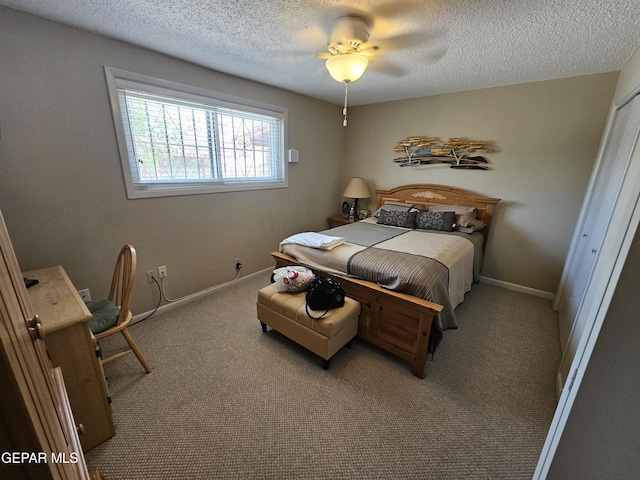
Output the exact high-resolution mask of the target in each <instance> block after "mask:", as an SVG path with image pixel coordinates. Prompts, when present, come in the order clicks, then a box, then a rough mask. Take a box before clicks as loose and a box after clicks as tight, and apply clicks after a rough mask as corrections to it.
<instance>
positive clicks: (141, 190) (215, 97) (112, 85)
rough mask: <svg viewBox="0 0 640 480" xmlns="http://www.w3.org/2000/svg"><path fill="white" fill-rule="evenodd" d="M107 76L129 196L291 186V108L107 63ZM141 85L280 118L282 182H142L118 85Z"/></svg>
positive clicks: (190, 98) (142, 196) (145, 196)
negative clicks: (133, 160)
mask: <svg viewBox="0 0 640 480" xmlns="http://www.w3.org/2000/svg"><path fill="white" fill-rule="evenodd" d="M104 71H105V78H106V82H107V91H108V93H109V101H110V103H111V111H112V114H113V124H114V128H115V132H116V140H117V142H118V151H119V153H120V162H121V164H122V173H123V176H124V182H125V187H126V190H127V198H130V199H136V198H151V197H167V196H176V195H194V194H204V193H220V192H234V191H244V190H264V189H274V188H286V187H287V186H288V178H289V172H288V167H289V166H288V162H287V161H286V158H285V151H286V150H287V148H286V145H287V109H286V108H284V107H280V106H276V105H270V104H267V103H262V102H258V101H255V100H249V99H246V98H241V97H236V96H233V95H227V94H223V93H220V92H215V91H212V90H207V89H204V88H200V87H194V86H190V85H184V84H181V83H177V82H172V81H169V80H162V79H159V78H155V77H150V76H147V75H142V74H139V73H134V72H128V71H126V70H120V69H117V68H113V67H108V66H106V65H105V67H104ZM140 84H144V85H145V88H146V89H147V88H148V90H149V91H150V92H153V93H158V94H163V95H169V96H172V95H175V93H176V92H179V93H180V95H181V96H183V97H184V98H186V99H189V100H193V101H196V102H200V103H204V104H210V105H213V106H225V107H229V108H234V109H242V110H243V111H246V112H253V113H257V114H261V115H269V116H272V117H276V118H280V119H281V120H282V122H283V128H282V138H281V139H280V143H281V151H280V157H281V161H282V168H283V179H282V181H260V180H255V181H242V180H230V181H224V182H223V181H208V182H207V181H205V182H197V181H193V182H188V181H186V182H176V183H154V184H140V183H136V182H134V179H133V176H132V173H131V167H130V163H129V162H130V159H129V149H128V146H127V136H126V134H125V131H124V125H123V122H122V111H121V109H120V101H119V98H118V88H122V87H124V88H127V87H134V88H139V87H140Z"/></svg>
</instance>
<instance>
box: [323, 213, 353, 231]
mask: <svg viewBox="0 0 640 480" xmlns="http://www.w3.org/2000/svg"><path fill="white" fill-rule="evenodd" d="M327 222H329V228H335V227H339V226H340V225H348V224H350V223H354V222H357V220H349V217H343V216H342V215H332V216H331V217H327Z"/></svg>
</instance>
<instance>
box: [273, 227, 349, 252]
mask: <svg viewBox="0 0 640 480" xmlns="http://www.w3.org/2000/svg"><path fill="white" fill-rule="evenodd" d="M288 243H293V244H296V245H302V246H305V247H311V248H319V249H321V250H333V249H334V248H336V247H337V246H338V245H342V244H343V243H344V238H343V237H332V236H330V235H324V234H322V233H317V232H302V233H296V234H295V235H291V236H290V237H288V238H285V239H284V240H282V242H280V250H281V251H282V245H286V244H288Z"/></svg>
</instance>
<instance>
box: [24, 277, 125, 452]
mask: <svg viewBox="0 0 640 480" xmlns="http://www.w3.org/2000/svg"><path fill="white" fill-rule="evenodd" d="M23 275H24V276H25V277H28V278H35V279H37V280H38V281H39V283H38V284H37V285H34V286H33V287H30V288H29V289H28V290H27V293H28V295H29V300H30V301H31V304H32V305H33V309H34V311H35V312H36V314H37V315H38V316H39V317H40V322H41V323H42V326H43V328H44V332H45V344H46V346H47V350H48V351H49V356H50V357H51V363H52V364H53V366H54V367H57V366H60V367H61V368H62V375H63V376H64V383H65V385H66V387H67V393H68V395H69V403H70V404H71V411H72V412H73V417H74V419H75V421H76V423H78V424H82V426H83V427H84V428H83V430H84V432H83V433H82V434H81V435H80V443H81V444H82V449H83V451H85V452H87V451H89V450H90V449H92V448H93V447H95V446H97V445H99V444H101V443H102V442H104V441H105V440H107V439H109V438H111V437H112V436H113V435H114V434H115V429H114V426H113V420H112V417H111V398H110V397H109V390H108V388H107V382H106V380H105V377H104V371H103V369H102V363H101V362H100V358H99V356H98V346H97V342H96V339H95V338H94V336H93V334H92V333H91V331H90V330H89V324H88V321H89V319H90V318H91V314H90V313H89V310H87V307H86V305H85V304H84V302H83V301H82V299H81V298H80V295H78V292H77V291H76V289H75V287H74V286H73V284H72V283H71V280H69V277H68V276H67V274H66V272H65V271H64V269H63V268H62V267H60V266H57V267H50V268H43V269H40V270H32V271H30V272H25V273H24V274H23Z"/></svg>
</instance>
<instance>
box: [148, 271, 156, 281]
mask: <svg viewBox="0 0 640 480" xmlns="http://www.w3.org/2000/svg"><path fill="white" fill-rule="evenodd" d="M157 276H158V275H157V273H156V271H155V270H149V271H148V272H147V281H148V282H149V283H153V279H154V278H156V277H157Z"/></svg>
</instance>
